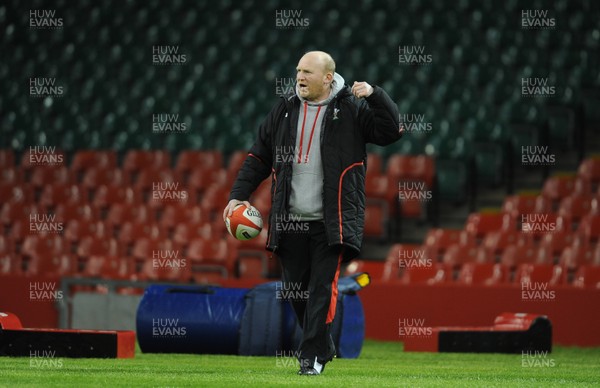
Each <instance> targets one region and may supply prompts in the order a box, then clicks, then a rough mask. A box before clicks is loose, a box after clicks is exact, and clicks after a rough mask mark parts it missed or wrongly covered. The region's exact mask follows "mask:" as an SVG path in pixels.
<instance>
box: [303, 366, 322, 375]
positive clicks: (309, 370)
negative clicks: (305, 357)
mask: <svg viewBox="0 0 600 388" xmlns="http://www.w3.org/2000/svg"><path fill="white" fill-rule="evenodd" d="M298 374H299V375H303V376H316V375H320V373H319V372H317V370H316V369H315V368H310V367H309V368H300V370H299V371H298Z"/></svg>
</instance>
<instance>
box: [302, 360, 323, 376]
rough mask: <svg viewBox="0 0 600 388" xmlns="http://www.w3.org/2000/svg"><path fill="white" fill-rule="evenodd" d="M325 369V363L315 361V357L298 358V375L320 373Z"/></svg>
mask: <svg viewBox="0 0 600 388" xmlns="http://www.w3.org/2000/svg"><path fill="white" fill-rule="evenodd" d="M324 369H325V364H321V363H320V362H319V361H317V357H315V359H314V360H309V359H307V358H303V359H301V360H300V370H299V371H298V374H299V375H308V376H310V375H320V374H321V372H323V370H324Z"/></svg>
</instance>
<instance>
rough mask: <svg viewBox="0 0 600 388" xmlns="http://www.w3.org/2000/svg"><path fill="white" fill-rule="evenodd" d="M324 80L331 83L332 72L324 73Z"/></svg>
mask: <svg viewBox="0 0 600 388" xmlns="http://www.w3.org/2000/svg"><path fill="white" fill-rule="evenodd" d="M324 81H325V83H326V84H328V85H331V83H332V82H333V74H332V73H327V74H325V79H324Z"/></svg>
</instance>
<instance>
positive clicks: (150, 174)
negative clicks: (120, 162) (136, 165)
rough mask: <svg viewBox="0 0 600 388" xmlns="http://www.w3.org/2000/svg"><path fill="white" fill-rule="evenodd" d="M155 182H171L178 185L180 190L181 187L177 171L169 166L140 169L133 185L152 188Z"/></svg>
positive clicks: (146, 188)
mask: <svg viewBox="0 0 600 388" xmlns="http://www.w3.org/2000/svg"><path fill="white" fill-rule="evenodd" d="M157 183H162V184H164V185H166V184H167V183H173V184H174V185H177V186H179V187H180V188H179V189H180V190H181V189H183V182H182V179H181V177H180V176H179V174H178V173H176V172H174V171H173V170H171V169H170V168H161V169H158V170H157V169H154V168H142V169H140V170H139V175H138V177H137V180H136V181H135V187H138V188H141V189H144V190H152V188H153V187H154V186H155V185H156V184H157ZM169 186H173V185H169Z"/></svg>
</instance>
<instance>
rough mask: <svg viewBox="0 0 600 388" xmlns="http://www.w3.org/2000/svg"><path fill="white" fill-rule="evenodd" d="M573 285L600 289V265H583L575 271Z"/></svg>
mask: <svg viewBox="0 0 600 388" xmlns="http://www.w3.org/2000/svg"><path fill="white" fill-rule="evenodd" d="M573 286H575V287H582V288H583V287H586V288H594V289H600V266H586V265H584V266H581V267H580V268H579V269H578V270H577V272H576V273H575V278H574V280H573Z"/></svg>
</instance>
